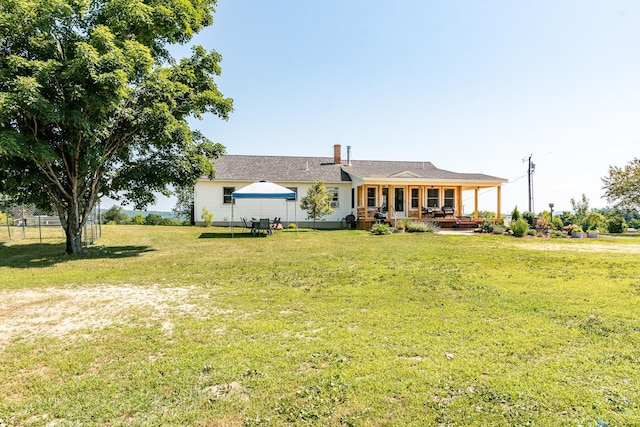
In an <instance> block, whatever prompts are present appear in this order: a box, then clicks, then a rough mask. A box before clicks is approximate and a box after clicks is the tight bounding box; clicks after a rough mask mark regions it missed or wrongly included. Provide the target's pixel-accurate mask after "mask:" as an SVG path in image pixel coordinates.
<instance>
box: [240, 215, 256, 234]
mask: <svg viewBox="0 0 640 427" xmlns="http://www.w3.org/2000/svg"><path fill="white" fill-rule="evenodd" d="M240 219H241V220H242V228H246V229H248V230H251V233H253V223H252V222H250V221H247V218H244V217H243V218H240Z"/></svg>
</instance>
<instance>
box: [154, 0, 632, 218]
mask: <svg viewBox="0 0 640 427" xmlns="http://www.w3.org/2000/svg"><path fill="white" fill-rule="evenodd" d="M214 19H215V22H214V25H213V26H212V27H209V28H207V29H205V30H204V31H203V32H201V33H200V34H198V35H197V36H196V37H195V38H194V43H196V44H201V45H203V46H204V47H205V48H207V49H215V50H216V51H218V52H219V53H220V54H221V55H222V57H223V61H222V64H221V65H222V76H220V77H219V78H218V79H217V83H218V86H219V88H220V89H221V90H222V92H223V93H224V94H225V95H226V96H229V97H231V98H233V99H234V103H235V112H234V113H233V114H232V115H231V118H230V119H229V121H228V122H225V121H222V120H220V119H218V118H216V117H205V119H204V120H202V121H194V122H193V127H195V128H197V129H200V130H201V131H202V132H203V133H204V134H205V135H206V136H207V137H208V138H210V139H212V140H214V141H216V142H220V143H222V144H223V145H225V146H226V147H227V152H228V153H230V154H264V155H310V156H332V154H333V145H334V144H342V146H343V150H346V148H345V147H346V146H347V145H350V146H352V158H353V159H354V160H357V159H368V160H384V159H390V160H419V161H431V162H432V163H434V164H435V165H436V166H437V167H439V168H442V169H448V170H453V171H456V172H482V173H487V174H490V175H495V176H500V177H503V178H506V179H508V180H509V183H508V184H506V185H505V186H504V187H503V213H508V212H510V211H511V210H512V209H513V207H514V206H516V205H517V206H518V207H519V209H520V210H521V211H523V210H527V207H528V190H527V177H526V174H527V163H526V162H523V159H525V158H527V157H528V156H529V155H533V157H532V159H533V162H534V163H535V164H536V170H535V174H534V178H533V179H534V200H535V203H534V210H535V211H540V210H543V209H546V208H547V206H548V204H549V202H553V203H555V206H556V208H555V209H556V210H558V211H559V210H565V209H570V208H571V204H570V199H571V197H575V198H577V199H578V198H580V196H581V194H582V193H585V194H586V195H587V197H588V198H589V199H590V202H591V207H604V206H606V205H607V202H606V200H603V199H601V196H602V193H603V191H602V188H601V187H602V183H601V177H603V176H605V175H606V174H607V170H608V167H609V165H617V166H623V165H625V164H626V163H627V162H629V161H630V160H631V159H632V158H633V157H637V156H639V155H640V154H639V153H640V114H639V113H640V2H637V1H615V0H606V1H562V0H559V1H558V0H556V1H547V0H541V1H535V2H524V1H497V0H485V1H480V0H477V1H471V0H469V1H429V0H396V1H393V2H388V1H386V2H382V1H377V0H368V1H365V0H326V1H323V2H317V1H310V0H280V1H276V2H267V1H264V0H218V6H217V11H216V14H215V17H214ZM174 53H175V55H176V56H177V57H180V56H184V55H187V54H188V53H189V49H188V48H187V47H177V48H176V49H175V50H174ZM343 155H344V154H343ZM495 198H496V196H495V191H493V192H488V193H485V194H482V196H481V205H480V208H481V209H489V210H494V209H495ZM463 203H464V204H465V207H466V210H467V211H469V210H471V209H472V206H473V199H470V200H466V201H464V202H463ZM157 207H158V208H161V209H164V210H169V209H170V208H171V207H172V203H171V201H167V200H160V201H159V203H158V205H157Z"/></svg>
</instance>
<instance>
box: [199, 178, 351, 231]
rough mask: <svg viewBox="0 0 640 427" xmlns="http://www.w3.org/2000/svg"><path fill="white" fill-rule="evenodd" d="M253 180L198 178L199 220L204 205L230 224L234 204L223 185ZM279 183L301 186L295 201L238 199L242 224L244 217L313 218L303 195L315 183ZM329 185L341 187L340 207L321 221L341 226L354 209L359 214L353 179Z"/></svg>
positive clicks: (216, 221)
mask: <svg viewBox="0 0 640 427" xmlns="http://www.w3.org/2000/svg"><path fill="white" fill-rule="evenodd" d="M249 184H250V182H232V181H208V180H201V181H198V183H197V184H196V186H195V195H194V212H195V221H196V223H202V218H201V215H202V208H206V209H207V210H208V211H209V212H213V214H214V218H213V223H214V224H216V225H230V222H231V204H225V203H223V188H224V187H235V189H236V190H239V189H241V188H242V187H245V186H246V185H249ZM276 184H279V185H282V186H283V187H297V189H298V200H297V201H295V202H294V201H286V200H279V199H276V200H273V199H237V200H236V201H235V206H234V209H233V216H234V223H235V224H236V225H238V224H240V221H241V220H240V218H242V217H247V218H252V217H254V218H271V219H273V218H275V217H281V218H282V222H283V223H285V222H294V219H295V218H296V215H297V219H298V223H299V224H300V223H301V224H302V225H304V224H305V223H308V222H309V221H310V220H307V213H306V212H305V211H303V210H301V209H300V198H301V197H304V196H306V194H307V189H308V188H309V187H310V186H311V185H312V184H311V183H302V182H276ZM325 186H327V187H338V200H339V207H338V208H337V209H334V212H333V214H331V215H327V216H325V217H324V218H323V219H322V220H321V221H320V223H325V224H326V225H327V226H334V227H338V226H341V225H343V220H344V217H345V216H347V215H349V214H350V213H353V214H355V209H351V183H348V182H347V183H343V182H340V183H325ZM294 209H297V211H295V210H294ZM285 226H286V224H285Z"/></svg>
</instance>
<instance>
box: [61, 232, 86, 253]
mask: <svg viewBox="0 0 640 427" xmlns="http://www.w3.org/2000/svg"><path fill="white" fill-rule="evenodd" d="M64 232H65V234H66V235H67V247H66V252H67V255H73V254H79V253H81V252H82V227H81V228H80V229H79V230H78V231H73V230H69V229H68V228H67V229H66V230H65V231H64Z"/></svg>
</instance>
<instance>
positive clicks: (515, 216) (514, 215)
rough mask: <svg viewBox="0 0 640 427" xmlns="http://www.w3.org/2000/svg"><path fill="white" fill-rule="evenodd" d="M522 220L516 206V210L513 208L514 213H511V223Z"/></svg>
mask: <svg viewBox="0 0 640 427" xmlns="http://www.w3.org/2000/svg"><path fill="white" fill-rule="evenodd" d="M521 218H522V215H520V211H519V210H518V207H517V206H516V207H515V208H513V211H512V212H511V221H517V220H519V219H521Z"/></svg>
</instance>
